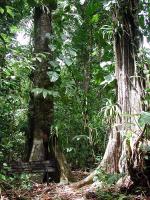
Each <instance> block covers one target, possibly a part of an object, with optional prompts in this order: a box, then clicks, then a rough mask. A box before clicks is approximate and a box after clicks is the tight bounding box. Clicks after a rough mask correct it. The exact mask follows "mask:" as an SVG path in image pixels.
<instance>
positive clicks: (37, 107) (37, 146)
mask: <svg viewBox="0 0 150 200" xmlns="http://www.w3.org/2000/svg"><path fill="white" fill-rule="evenodd" d="M51 33H52V26H51V10H48V8H47V7H44V6H37V7H35V10H34V55H35V59H36V61H35V63H34V67H35V70H34V71H33V72H32V74H31V82H32V87H33V88H40V89H41V88H42V89H46V90H52V89H53V83H52V82H50V79H49V77H48V74H47V72H48V71H49V70H51V66H50V64H49V61H50V60H52V59H53V56H52V53H51V51H50V49H49V46H48V45H49V42H50V41H49V36H50V35H51ZM36 57H39V58H36ZM53 117H54V103H53V97H52V96H49V95H47V96H46V97H45V98H44V97H43V94H42V93H40V94H37V95H36V94H33V93H31V95H30V103H29V132H28V135H27V143H28V153H27V154H28V155H27V157H28V158H27V159H28V160H30V161H31V160H32V161H33V160H54V161H55V164H56V166H55V168H56V173H55V174H54V175H52V174H50V175H51V178H52V181H55V182H59V181H60V179H65V180H68V178H70V177H69V176H70V170H69V168H68V167H67V165H66V161H65V159H64V155H63V153H62V152H61V151H60V148H59V147H58V141H57V137H56V135H55V134H53V133H52V131H51V127H52V125H53V120H54V119H53ZM58 151H59V153H58ZM60 152H61V153H60ZM60 161H61V162H60ZM62 176H63V178H62Z"/></svg>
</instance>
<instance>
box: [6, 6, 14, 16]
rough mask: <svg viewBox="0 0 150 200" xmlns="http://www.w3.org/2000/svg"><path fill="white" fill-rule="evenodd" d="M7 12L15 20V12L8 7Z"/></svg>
mask: <svg viewBox="0 0 150 200" xmlns="http://www.w3.org/2000/svg"><path fill="white" fill-rule="evenodd" d="M6 11H7V13H8V14H9V15H10V16H11V17H12V18H14V12H13V8H12V7H11V6H6Z"/></svg>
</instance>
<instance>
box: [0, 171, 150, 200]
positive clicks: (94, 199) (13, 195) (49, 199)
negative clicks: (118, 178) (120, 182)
mask: <svg viewBox="0 0 150 200" xmlns="http://www.w3.org/2000/svg"><path fill="white" fill-rule="evenodd" d="M73 174H74V176H75V178H76V180H77V181H78V180H82V179H83V178H84V177H86V176H87V175H88V173H87V172H83V171H80V170H77V171H73ZM103 192H104V191H103ZM111 193H112V194H111ZM0 194H1V195H0V200H112V199H113V200H117V199H118V200H125V199H131V200H150V197H146V196H145V195H143V194H141V195H133V196H127V198H126V197H125V196H124V195H123V196H121V195H119V196H114V197H113V191H109V195H106V194H107V191H105V196H104V197H103V196H99V195H98V194H96V192H95V191H93V190H92V189H91V186H90V185H88V186H84V187H82V188H80V189H75V188H74V187H72V185H71V184H70V185H62V184H56V183H50V184H49V185H47V184H38V183H33V185H32V187H31V188H30V190H27V189H18V190H14V189H10V190H8V189H5V190H2V192H1V191H0Z"/></svg>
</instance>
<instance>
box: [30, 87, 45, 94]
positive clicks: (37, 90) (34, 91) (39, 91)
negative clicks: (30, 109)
mask: <svg viewBox="0 0 150 200" xmlns="http://www.w3.org/2000/svg"><path fill="white" fill-rule="evenodd" d="M32 92H33V93H34V94H35V95H38V94H41V93H42V92H43V89H42V88H34V89H32Z"/></svg>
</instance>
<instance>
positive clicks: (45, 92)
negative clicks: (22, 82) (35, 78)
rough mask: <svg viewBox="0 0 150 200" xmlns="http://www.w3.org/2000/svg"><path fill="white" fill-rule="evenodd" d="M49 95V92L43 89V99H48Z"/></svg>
mask: <svg viewBox="0 0 150 200" xmlns="http://www.w3.org/2000/svg"><path fill="white" fill-rule="evenodd" d="M47 94H48V90H45V89H43V97H44V99H45V98H46V97H47Z"/></svg>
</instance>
